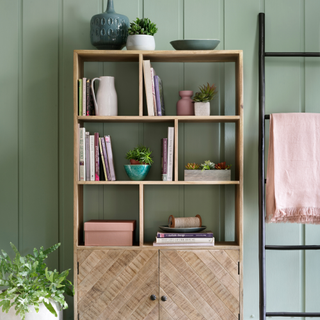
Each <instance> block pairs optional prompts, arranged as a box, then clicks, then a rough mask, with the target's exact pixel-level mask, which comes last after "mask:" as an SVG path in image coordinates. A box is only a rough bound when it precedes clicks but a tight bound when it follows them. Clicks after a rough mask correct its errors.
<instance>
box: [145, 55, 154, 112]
mask: <svg viewBox="0 0 320 320" xmlns="http://www.w3.org/2000/svg"><path fill="white" fill-rule="evenodd" d="M150 68H151V64H150V60H143V75H144V86H145V92H146V100H147V110H148V116H154V115H155V114H154V107H153V97H152V84H151V82H152V81H151V70H150Z"/></svg>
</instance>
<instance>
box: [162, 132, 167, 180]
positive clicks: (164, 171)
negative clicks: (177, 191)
mask: <svg viewBox="0 0 320 320" xmlns="http://www.w3.org/2000/svg"><path fill="white" fill-rule="evenodd" d="M167 167H168V138H163V139H161V169H162V181H167Z"/></svg>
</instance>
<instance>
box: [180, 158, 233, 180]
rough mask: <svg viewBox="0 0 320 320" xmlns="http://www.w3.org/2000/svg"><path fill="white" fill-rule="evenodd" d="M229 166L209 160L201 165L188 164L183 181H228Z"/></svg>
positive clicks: (229, 176)
mask: <svg viewBox="0 0 320 320" xmlns="http://www.w3.org/2000/svg"><path fill="white" fill-rule="evenodd" d="M230 167H231V165H226V162H220V163H217V164H215V163H213V162H212V161H210V160H206V161H204V163H202V164H197V163H188V164H187V165H186V166H185V168H186V170H184V180H185V181H230V180H231V170H229V169H230Z"/></svg>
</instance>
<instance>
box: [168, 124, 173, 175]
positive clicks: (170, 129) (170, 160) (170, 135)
mask: <svg viewBox="0 0 320 320" xmlns="http://www.w3.org/2000/svg"><path fill="white" fill-rule="evenodd" d="M173 150H174V127H168V160H167V181H173Z"/></svg>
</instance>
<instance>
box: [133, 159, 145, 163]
mask: <svg viewBox="0 0 320 320" xmlns="http://www.w3.org/2000/svg"><path fill="white" fill-rule="evenodd" d="M130 164H145V163H140V162H139V161H138V160H134V159H130Z"/></svg>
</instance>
